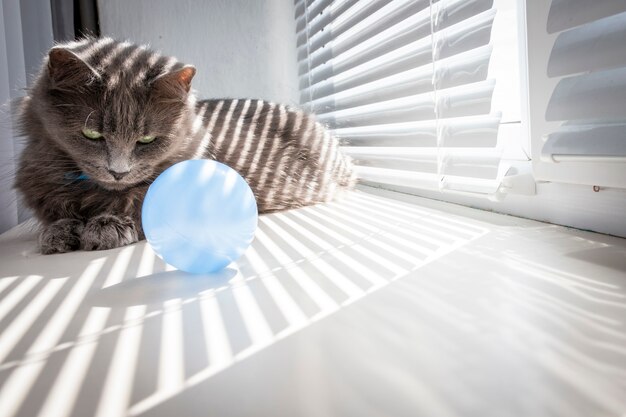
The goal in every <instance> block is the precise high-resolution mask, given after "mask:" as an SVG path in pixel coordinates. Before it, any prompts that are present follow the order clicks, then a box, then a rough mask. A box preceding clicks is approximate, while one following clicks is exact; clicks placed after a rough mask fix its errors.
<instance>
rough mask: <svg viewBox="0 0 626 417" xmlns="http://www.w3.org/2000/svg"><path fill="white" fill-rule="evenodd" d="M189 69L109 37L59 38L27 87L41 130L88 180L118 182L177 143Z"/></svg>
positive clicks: (123, 184) (141, 174) (147, 172)
mask: <svg viewBox="0 0 626 417" xmlns="http://www.w3.org/2000/svg"><path fill="white" fill-rule="evenodd" d="M194 75H195V68H194V67H192V66H186V65H183V64H182V63H179V62H177V61H176V60H175V59H173V58H168V57H162V56H160V55H158V54H156V53H154V52H152V51H150V50H148V49H147V48H144V47H141V46H137V45H133V44H129V43H126V42H116V41H113V40H112V39H99V40H97V39H89V40H85V41H83V42H82V43H80V42H79V43H73V44H69V45H59V46H57V47H54V48H52V49H51V50H50V52H49V54H48V59H47V62H46V63H45V66H44V68H43V69H42V72H41V74H40V76H39V79H38V81H37V85H36V88H35V89H33V93H32V94H31V98H30V99H31V102H32V106H33V108H34V110H35V112H36V115H37V117H39V118H40V121H41V124H42V125H43V128H44V129H45V131H46V133H47V136H48V137H49V138H50V139H52V140H53V141H54V142H55V144H56V145H58V146H59V147H60V148H61V149H63V150H64V151H65V152H66V153H67V154H69V155H70V157H71V158H72V159H73V160H74V161H75V163H76V164H77V166H78V167H79V168H80V169H81V170H82V171H83V172H84V173H85V174H86V175H87V176H88V177H89V178H91V179H92V180H94V181H96V182H97V183H99V184H100V185H101V186H103V187H104V188H107V189H117V190H119V189H125V188H127V187H129V186H131V185H134V184H138V183H142V182H146V181H148V180H150V179H151V178H153V176H154V174H155V169H156V168H157V167H158V166H159V165H161V164H162V163H163V162H164V161H167V160H168V158H170V157H171V156H172V155H173V154H175V153H176V152H177V150H178V149H179V148H180V147H181V146H182V144H183V142H184V140H185V135H186V133H187V131H186V129H187V127H188V121H189V117H191V116H190V114H191V112H190V109H191V106H193V101H194V98H193V96H192V94H191V93H190V86H191V80H192V78H193V76H194Z"/></svg>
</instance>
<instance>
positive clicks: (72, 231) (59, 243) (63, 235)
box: [39, 219, 84, 255]
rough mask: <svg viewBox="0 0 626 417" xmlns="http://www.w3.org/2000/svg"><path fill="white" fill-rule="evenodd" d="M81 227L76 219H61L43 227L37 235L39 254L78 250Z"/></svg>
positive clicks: (81, 223)
mask: <svg viewBox="0 0 626 417" xmlns="http://www.w3.org/2000/svg"><path fill="white" fill-rule="evenodd" d="M83 227H84V224H83V222H82V221H80V220H76V219H61V220H57V221H55V222H54V223H51V224H49V225H48V226H45V227H44V229H43V230H42V231H41V234H40V235H39V247H40V248H41V253H43V254H44V255H49V254H52V253H64V252H71V251H74V250H77V249H79V248H80V234H81V233H82V231H83Z"/></svg>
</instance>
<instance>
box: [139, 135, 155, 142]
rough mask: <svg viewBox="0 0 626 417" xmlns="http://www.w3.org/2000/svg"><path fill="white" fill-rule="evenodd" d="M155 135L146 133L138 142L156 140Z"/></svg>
mask: <svg viewBox="0 0 626 417" xmlns="http://www.w3.org/2000/svg"><path fill="white" fill-rule="evenodd" d="M154 139H155V137H154V136H152V135H146V136H142V137H140V138H139V139H138V140H137V142H139V143H151V142H154Z"/></svg>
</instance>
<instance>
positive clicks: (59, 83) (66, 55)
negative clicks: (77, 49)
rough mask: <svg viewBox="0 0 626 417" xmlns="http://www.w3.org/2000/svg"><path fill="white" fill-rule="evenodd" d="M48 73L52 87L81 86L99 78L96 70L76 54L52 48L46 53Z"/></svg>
mask: <svg viewBox="0 0 626 417" xmlns="http://www.w3.org/2000/svg"><path fill="white" fill-rule="evenodd" d="M48 74H49V76H50V80H51V81H52V87H53V88H63V87H66V88H67V87H74V88H81V87H84V86H86V85H89V84H91V83H93V82H94V81H95V80H97V79H98V78H99V76H98V74H97V73H96V71H95V70H94V69H93V68H91V67H90V66H89V65H88V64H87V63H86V62H85V61H83V60H82V59H80V58H79V57H78V56H77V55H76V54H74V53H73V52H71V51H68V50H67V49H63V48H52V49H51V50H50V53H49V54H48Z"/></svg>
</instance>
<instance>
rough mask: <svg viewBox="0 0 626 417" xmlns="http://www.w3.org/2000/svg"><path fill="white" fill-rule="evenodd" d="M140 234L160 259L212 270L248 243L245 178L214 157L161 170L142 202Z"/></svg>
mask: <svg viewBox="0 0 626 417" xmlns="http://www.w3.org/2000/svg"><path fill="white" fill-rule="evenodd" d="M141 215H142V225H143V231H144V233H145V235H146V239H147V240H148V242H149V243H150V245H151V246H152V248H153V249H154V251H155V252H156V253H157V254H158V255H159V256H160V257H161V258H163V260H164V261H165V262H167V263H168V264H170V265H173V266H175V267H176V268H178V269H180V270H182V271H186V272H191V273H194V274H204V273H211V272H215V271H218V270H220V269H222V268H224V267H225V266H226V265H228V264H229V263H231V262H233V261H235V260H237V259H238V258H239V257H240V256H241V255H242V254H243V253H244V252H245V250H246V249H247V248H248V246H250V243H252V240H253V238H254V232H255V230H256V227H257V220H258V218H257V217H258V214H257V205H256V200H255V199H254V194H253V193H252V190H251V189H250V187H249V186H248V184H247V183H246V181H245V180H244V179H243V178H242V177H241V176H240V175H239V174H238V173H237V172H236V171H235V170H233V169H231V168H229V167H228V166H226V165H224V164H221V163H219V162H216V161H209V160H190V161H183V162H179V163H177V164H176V165H173V166H171V167H170V168H168V169H166V170H165V171H164V172H163V173H162V174H161V175H159V176H158V177H157V179H156V180H155V181H154V182H153V183H152V185H150V188H148V192H147V194H146V197H145V199H144V202H143V208H142V213H141Z"/></svg>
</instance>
